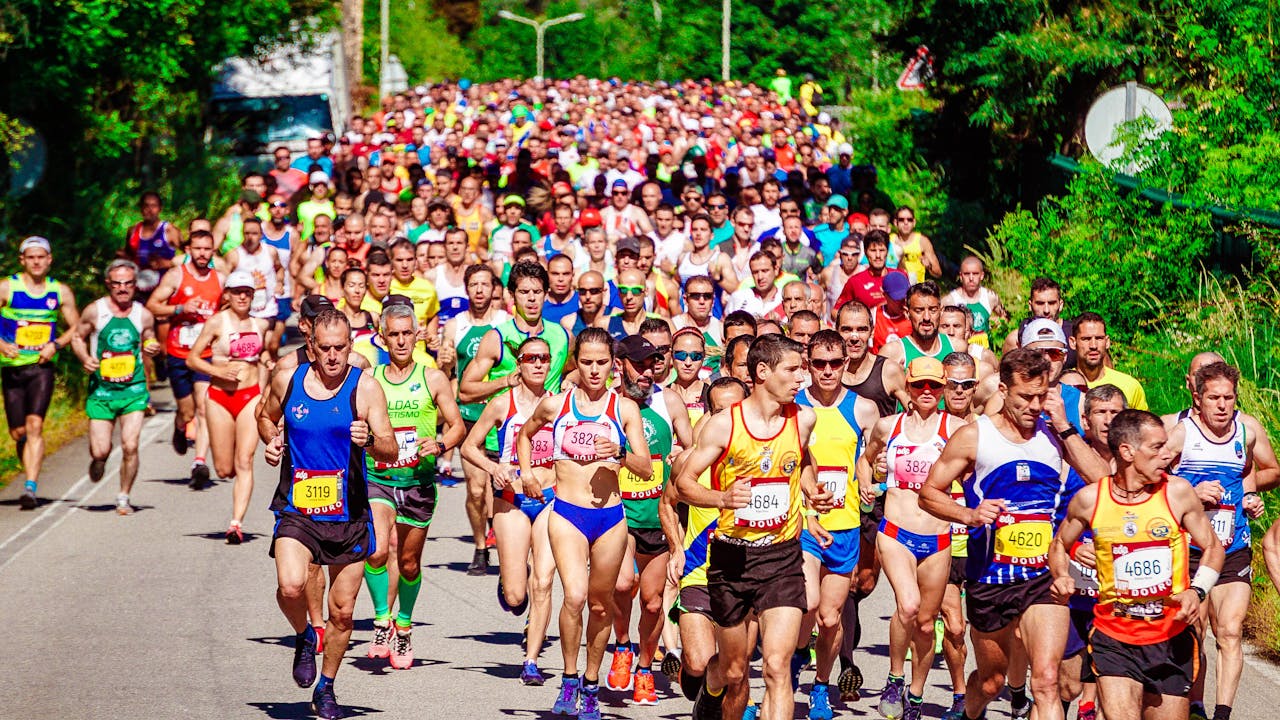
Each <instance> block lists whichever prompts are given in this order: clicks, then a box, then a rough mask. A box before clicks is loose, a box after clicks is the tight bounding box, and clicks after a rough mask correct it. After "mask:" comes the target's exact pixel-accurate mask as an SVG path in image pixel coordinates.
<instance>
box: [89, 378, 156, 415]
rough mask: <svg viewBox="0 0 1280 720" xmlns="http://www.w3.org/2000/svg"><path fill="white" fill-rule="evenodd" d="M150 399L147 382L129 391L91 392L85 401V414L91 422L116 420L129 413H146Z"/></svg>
mask: <svg viewBox="0 0 1280 720" xmlns="http://www.w3.org/2000/svg"><path fill="white" fill-rule="evenodd" d="M150 399H151V394H150V393H148V392H147V384H146V383H145V382H143V383H136V387H130V388H128V389H126V388H123V387H122V388H119V389H114V390H109V391H97V392H91V393H89V397H87V398H85V401H84V414H85V415H88V416H89V419H90V420H115V419H116V418H120V417H124V416H125V415H128V414H129V413H135V412H144V411H146V409H147V403H148V402H149V401H150Z"/></svg>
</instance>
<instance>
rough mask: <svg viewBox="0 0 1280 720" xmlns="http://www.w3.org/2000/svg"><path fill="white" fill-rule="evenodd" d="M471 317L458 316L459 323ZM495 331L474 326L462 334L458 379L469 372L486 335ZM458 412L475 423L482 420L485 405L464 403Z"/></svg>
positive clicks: (459, 345)
mask: <svg viewBox="0 0 1280 720" xmlns="http://www.w3.org/2000/svg"><path fill="white" fill-rule="evenodd" d="M469 317H470V315H468V314H466V313H463V314H462V315H458V319H459V321H462V322H467V320H464V319H463V318H469ZM492 329H493V326H492V325H472V326H470V327H468V328H467V331H466V332H464V333H462V337H459V338H458V340H457V344H458V370H457V373H458V377H459V378H461V377H462V374H463V373H465V372H466V371H467V366H468V365H470V364H471V361H472V360H475V359H476V353H477V352H479V351H480V341H481V340H483V339H484V335H485V333H487V332H489V331H490V330H492ZM458 411H459V412H461V413H462V419H463V420H465V421H466V422H470V423H473V422H475V421H477V420H479V419H480V413H482V412H484V403H482V402H475V403H462V404H460V405H459V406H458Z"/></svg>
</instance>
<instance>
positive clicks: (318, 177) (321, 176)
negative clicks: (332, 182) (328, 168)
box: [307, 170, 329, 185]
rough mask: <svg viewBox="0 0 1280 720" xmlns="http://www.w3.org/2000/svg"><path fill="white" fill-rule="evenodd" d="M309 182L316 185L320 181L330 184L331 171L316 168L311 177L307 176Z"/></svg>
mask: <svg viewBox="0 0 1280 720" xmlns="http://www.w3.org/2000/svg"><path fill="white" fill-rule="evenodd" d="M307 182H309V183H310V184H312V185H316V184H318V183H324V184H325V185H328V184H329V173H327V172H325V171H323V170H316V171H314V172H312V173H311V176H310V177H308V178H307Z"/></svg>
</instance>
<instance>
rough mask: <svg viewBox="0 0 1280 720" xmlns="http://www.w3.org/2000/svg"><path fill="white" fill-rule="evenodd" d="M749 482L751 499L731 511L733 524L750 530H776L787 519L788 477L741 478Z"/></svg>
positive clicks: (789, 490)
mask: <svg viewBox="0 0 1280 720" xmlns="http://www.w3.org/2000/svg"><path fill="white" fill-rule="evenodd" d="M737 482H745V483H750V484H751V501H750V502H748V503H747V506H746V507H744V508H738V509H737V510H734V511H733V515H734V525H736V526H737V527H741V528H749V529H752V530H777V529H778V528H780V527H782V525H783V523H785V522H786V521H787V512H788V510H790V506H791V481H790V479H789V478H785V477H776V478H741V479H739V480H738V481H737Z"/></svg>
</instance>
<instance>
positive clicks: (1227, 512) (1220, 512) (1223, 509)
mask: <svg viewBox="0 0 1280 720" xmlns="http://www.w3.org/2000/svg"><path fill="white" fill-rule="evenodd" d="M1209 522H1210V523H1212V524H1213V534H1214V535H1217V536H1218V542H1220V543H1222V547H1224V548H1227V547H1231V542H1232V541H1233V540H1235V537H1236V506H1235V505H1219V506H1218V507H1216V508H1214V509H1213V511H1212V512H1211V513H1210V514H1209Z"/></svg>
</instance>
